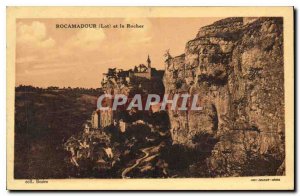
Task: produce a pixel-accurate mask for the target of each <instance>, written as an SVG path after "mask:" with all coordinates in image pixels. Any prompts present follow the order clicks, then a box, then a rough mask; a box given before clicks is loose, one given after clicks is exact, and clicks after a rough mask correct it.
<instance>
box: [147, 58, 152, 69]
mask: <svg viewBox="0 0 300 196" xmlns="http://www.w3.org/2000/svg"><path fill="white" fill-rule="evenodd" d="M147 64H148V68H149V69H151V60H150V57H149V54H148V59H147Z"/></svg>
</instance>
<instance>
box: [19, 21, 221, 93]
mask: <svg viewBox="0 0 300 196" xmlns="http://www.w3.org/2000/svg"><path fill="white" fill-rule="evenodd" d="M220 19H221V18H101V19H18V20H17V32H16V86H18V85H21V84H22V85H33V86H37V87H48V86H58V87H84V88H99V87H100V81H101V79H102V76H103V75H102V74H103V73H104V72H106V71H107V69H108V68H114V67H117V68H121V69H124V70H126V69H131V68H133V67H134V66H135V65H139V64H141V63H144V64H146V59H147V56H148V54H149V55H150V58H151V61H152V67H155V68H157V69H164V57H163V55H164V54H165V51H166V50H168V49H169V50H170V54H171V55H172V56H177V55H180V54H183V53H184V49H185V44H186V42H188V41H189V40H192V39H194V38H195V37H196V34H197V32H198V30H199V28H201V27H202V26H205V25H209V24H211V23H213V22H215V21H217V20H220ZM57 24H97V25H98V24H103V25H105V24H110V25H111V28H95V29H93V28H82V29H75V28H56V25H57ZM115 24H116V25H119V24H124V25H126V24H140V25H144V28H134V29H133V28H112V26H113V25H115Z"/></svg>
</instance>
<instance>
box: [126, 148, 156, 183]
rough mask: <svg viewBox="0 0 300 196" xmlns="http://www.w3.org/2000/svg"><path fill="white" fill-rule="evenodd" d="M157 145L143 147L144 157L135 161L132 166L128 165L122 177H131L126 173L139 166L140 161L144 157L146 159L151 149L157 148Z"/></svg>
mask: <svg viewBox="0 0 300 196" xmlns="http://www.w3.org/2000/svg"><path fill="white" fill-rule="evenodd" d="M155 147H156V146H152V147H148V148H143V149H141V151H142V152H143V153H144V154H145V155H144V156H143V157H142V158H139V159H137V160H136V161H135V163H134V164H133V165H132V166H130V167H127V168H126V169H124V170H123V172H122V178H129V177H127V176H126V174H127V173H128V172H130V171H131V170H132V169H134V168H135V167H136V166H138V165H139V164H140V162H141V161H142V160H144V159H146V158H147V157H149V151H150V150H151V149H152V148H155Z"/></svg>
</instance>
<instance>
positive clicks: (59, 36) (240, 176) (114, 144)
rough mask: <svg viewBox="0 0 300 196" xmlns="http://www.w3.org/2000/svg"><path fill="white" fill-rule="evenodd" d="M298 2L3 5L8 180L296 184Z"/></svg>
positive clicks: (171, 185) (26, 183) (247, 186)
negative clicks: (290, 4) (269, 4)
mask: <svg viewBox="0 0 300 196" xmlns="http://www.w3.org/2000/svg"><path fill="white" fill-rule="evenodd" d="M293 13H294V10H293V7H8V8H7V189H8V190H294V166H295V165H294V48H293V47H294V40H293V39H294V38H293V36H294V35H293V34H294V21H293Z"/></svg>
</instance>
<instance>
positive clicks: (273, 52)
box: [164, 18, 284, 176]
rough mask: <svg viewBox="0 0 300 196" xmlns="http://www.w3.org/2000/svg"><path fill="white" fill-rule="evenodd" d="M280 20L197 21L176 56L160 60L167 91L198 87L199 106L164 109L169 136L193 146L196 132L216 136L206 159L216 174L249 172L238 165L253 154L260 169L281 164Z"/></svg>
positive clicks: (246, 164)
mask: <svg viewBox="0 0 300 196" xmlns="http://www.w3.org/2000/svg"><path fill="white" fill-rule="evenodd" d="M282 23H283V21H282V18H227V19H224V20H220V21H217V22H215V23H213V24H212V25H209V26H206V27H203V28H201V29H200V30H199V32H198V33H197V36H196V38H195V39H193V40H191V41H189V42H188V43H187V44H186V48H185V53H184V54H183V55H180V56H177V57H174V58H172V57H169V58H168V59H167V60H166V71H165V76H164V84H165V90H166V93H168V94H174V93H179V92H184V91H186V92H189V93H190V94H196V93H197V94H199V98H200V100H199V104H200V105H201V106H203V110H202V111H188V112H186V111H179V112H176V111H175V112H174V111H169V117H170V122H171V134H172V139H173V142H174V143H177V144H183V145H186V146H189V147H194V146H196V145H197V142H201V141H197V136H199V135H203V134H208V135H210V136H211V137H213V138H216V139H218V141H219V142H217V144H216V145H215V146H214V148H213V150H212V155H211V157H210V158H208V159H207V164H208V165H209V169H210V170H211V173H213V174H214V175H216V176H224V175H231V176H232V175H233V176H234V175H243V174H244V175H249V174H245V173H243V172H245V171H247V172H251V171H252V170H251V168H250V169H247V170H245V167H250V166H249V164H250V163H251V164H252V161H253V162H255V163H259V164H260V165H263V167H262V169H261V170H262V171H261V173H262V174H264V173H263V172H264V171H263V170H265V169H266V167H269V168H278V167H279V166H280V165H281V164H282V165H284V163H283V160H284V89H283V86H284V75H283V37H282V33H283V24H282ZM267 159H268V160H267ZM269 159H270V160H269ZM264 161H266V162H267V163H268V164H269V163H270V162H272V163H271V164H273V165H270V166H268V165H266V163H265V162H264ZM261 162H262V163H261ZM254 165H255V164H254ZM282 167H283V166H282ZM242 168H243V169H242ZM272 172H273V173H275V174H276V169H274V171H269V173H272ZM256 173H257V171H256Z"/></svg>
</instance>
